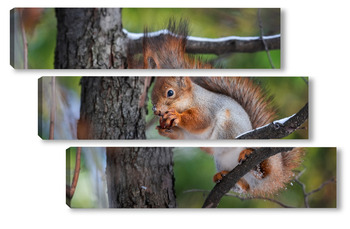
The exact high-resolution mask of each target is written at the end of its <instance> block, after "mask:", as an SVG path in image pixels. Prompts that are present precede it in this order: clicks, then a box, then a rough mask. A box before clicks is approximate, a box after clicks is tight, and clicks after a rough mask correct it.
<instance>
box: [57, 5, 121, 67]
mask: <svg viewBox="0 0 350 229" xmlns="http://www.w3.org/2000/svg"><path fill="white" fill-rule="evenodd" d="M56 17H57V44H56V51H55V68H64V69H66V68H68V69H74V68H79V69H80V68H103V69H106V68H126V47H127V45H126V42H127V40H126V36H125V34H124V33H123V32H122V29H123V26H122V21H121V9H118V8H107V9H106V8H62V9H56Z"/></svg>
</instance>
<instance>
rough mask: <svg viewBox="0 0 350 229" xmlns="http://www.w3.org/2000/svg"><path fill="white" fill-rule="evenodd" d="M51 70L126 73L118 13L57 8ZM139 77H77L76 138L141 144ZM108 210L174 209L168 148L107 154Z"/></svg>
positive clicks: (142, 87) (142, 103)
mask: <svg viewBox="0 0 350 229" xmlns="http://www.w3.org/2000/svg"><path fill="white" fill-rule="evenodd" d="M56 17H57V28H58V29H57V46H56V52H55V68H69V69H74V68H126V67H127V66H126V49H127V40H126V38H125V35H124V34H123V32H122V23H121V10H120V9H114V8H108V9H102V8H99V9H92V8H89V9H78V8H76V9H68V8H65V9H57V10H56ZM146 79H147V78H145V77H83V78H82V80H81V107H80V120H79V122H78V138H79V139H110V140H111V139H145V138H146V135H145V128H146V121H145V116H146V110H147V102H146V101H147V98H146V97H147V96H146V95H147V89H148V83H146V84H145V81H146ZM106 175H107V181H108V183H107V188H108V198H109V205H110V207H129V208H131V207H175V192H174V176H173V166H172V152H171V149H169V148H138V149H135V148H119V149H116V148H112V149H107V167H106Z"/></svg>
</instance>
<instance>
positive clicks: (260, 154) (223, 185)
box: [203, 147, 293, 208]
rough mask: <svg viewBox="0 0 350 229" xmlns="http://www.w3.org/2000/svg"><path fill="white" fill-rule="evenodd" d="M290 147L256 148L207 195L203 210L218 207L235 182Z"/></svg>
mask: <svg viewBox="0 0 350 229" xmlns="http://www.w3.org/2000/svg"><path fill="white" fill-rule="evenodd" d="M292 149H293V148H291V147H288V148H287V147H285V148H267V147H266V148H257V149H255V150H254V152H253V153H252V154H251V155H250V156H249V158H248V159H246V160H245V161H244V162H243V163H242V164H240V165H238V166H236V167H235V168H234V169H233V170H232V171H231V172H229V173H228V174H227V175H226V176H224V177H223V179H222V180H221V181H220V182H219V183H217V184H216V185H215V186H214V188H213V189H212V190H211V192H210V193H209V195H208V197H207V199H206V200H205V202H204V204H203V208H215V207H217V206H218V204H219V202H220V200H221V198H222V197H223V196H224V195H225V194H226V193H227V192H229V191H230V190H231V189H232V188H233V187H234V185H235V184H236V183H237V181H238V180H239V179H240V178H241V177H243V176H244V175H245V174H246V173H248V172H249V171H250V170H252V169H253V168H254V167H255V165H257V164H259V163H261V162H262V161H264V160H266V159H267V158H269V157H271V156H273V155H275V154H277V153H281V152H288V151H290V150H292Z"/></svg>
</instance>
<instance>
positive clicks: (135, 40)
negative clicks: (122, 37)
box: [123, 29, 281, 55]
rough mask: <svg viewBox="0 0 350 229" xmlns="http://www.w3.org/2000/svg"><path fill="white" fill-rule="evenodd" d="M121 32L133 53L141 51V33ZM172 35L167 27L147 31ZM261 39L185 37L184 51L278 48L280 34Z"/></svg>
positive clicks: (227, 51) (152, 34)
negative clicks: (127, 40)
mask: <svg viewBox="0 0 350 229" xmlns="http://www.w3.org/2000/svg"><path fill="white" fill-rule="evenodd" d="M123 32H124V33H125V34H126V35H127V38H128V39H129V43H130V44H131V45H130V47H132V50H131V51H132V52H133V53H141V52H142V40H143V36H144V34H143V33H131V32H129V31H127V30H126V29H123ZM168 34H170V35H174V36H175V34H173V33H172V32H170V31H169V30H167V29H164V30H159V31H156V32H150V33H148V37H160V36H164V35H168ZM262 38H263V41H264V42H265V44H264V42H263V41H262V39H261V37H260V36H255V37H239V36H229V37H221V38H203V37H193V36H188V37H187V44H186V52H188V53H197V54H216V55H221V54H226V53H232V52H246V53H252V52H258V51H264V50H265V49H266V48H268V49H269V50H273V49H280V42H281V41H280V40H281V35H280V34H276V35H271V36H263V37H262Z"/></svg>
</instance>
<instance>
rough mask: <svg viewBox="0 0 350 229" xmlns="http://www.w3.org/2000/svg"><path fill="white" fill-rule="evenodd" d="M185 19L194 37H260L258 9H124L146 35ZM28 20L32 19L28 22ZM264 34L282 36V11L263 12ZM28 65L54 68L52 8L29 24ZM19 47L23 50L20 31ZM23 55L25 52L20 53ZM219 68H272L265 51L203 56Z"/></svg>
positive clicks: (275, 58)
mask: <svg viewBox="0 0 350 229" xmlns="http://www.w3.org/2000/svg"><path fill="white" fill-rule="evenodd" d="M172 17H174V18H175V19H178V18H184V19H187V20H188V21H189V23H190V34H189V35H191V36H199V37H208V38H218V37H225V36H259V34H260V30H259V23H258V9H255V8H245V9H239V8H237V9H230V8H228V9H227V8H220V9H218V8H205V9H203V8H124V9H123V10H122V20H123V26H124V28H125V29H126V30H128V31H129V32H135V33H142V32H143V31H144V28H145V27H148V28H150V30H151V31H155V30H159V29H164V28H166V27H167V23H168V21H169V18H172ZM27 20H28V19H27ZM261 21H262V25H263V29H264V35H275V34H279V33H280V9H279V8H273V9H266V8H263V9H261ZM26 31H27V40H28V66H29V68H36V69H49V68H53V67H54V64H53V63H54V51H55V45H56V33H57V31H56V18H55V12H54V9H52V8H45V9H44V10H43V11H42V12H41V13H40V17H39V19H38V21H36V22H35V23H34V22H33V23H27V25H26ZM16 34H18V36H19V37H18V38H17V39H16V41H15V42H16V44H15V46H17V47H22V40H21V36H20V29H19V28H17V33H16ZM19 53H21V52H20V51H19ZM270 54H271V58H272V62H273V64H274V66H275V67H276V68H280V50H271V51H270ZM200 56H201V58H202V59H204V60H209V61H211V62H212V63H214V65H215V66H216V67H222V68H271V65H270V63H269V61H268V58H267V54H266V52H265V51H261V52H256V53H234V54H225V55H222V56H216V55H200ZM15 66H16V68H23V55H21V54H19V55H16V57H15Z"/></svg>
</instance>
